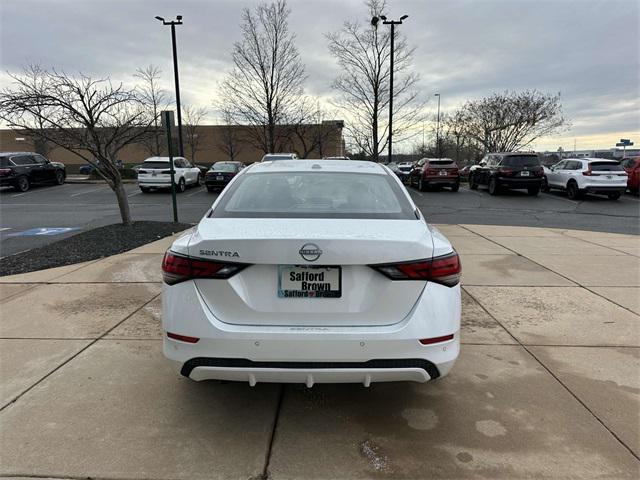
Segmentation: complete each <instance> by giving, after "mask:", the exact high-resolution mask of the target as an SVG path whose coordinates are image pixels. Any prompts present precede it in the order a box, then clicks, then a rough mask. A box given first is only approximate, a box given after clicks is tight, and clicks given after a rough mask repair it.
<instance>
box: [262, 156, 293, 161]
mask: <svg viewBox="0 0 640 480" xmlns="http://www.w3.org/2000/svg"><path fill="white" fill-rule="evenodd" d="M274 160H293V157H291V155H269V156H268V157H264V158H263V159H262V161H263V162H273V161H274Z"/></svg>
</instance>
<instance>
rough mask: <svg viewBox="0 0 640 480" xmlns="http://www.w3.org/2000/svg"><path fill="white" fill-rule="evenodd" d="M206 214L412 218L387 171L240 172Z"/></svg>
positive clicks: (400, 193) (404, 200) (220, 215)
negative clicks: (381, 172) (365, 172)
mask: <svg viewBox="0 0 640 480" xmlns="http://www.w3.org/2000/svg"><path fill="white" fill-rule="evenodd" d="M210 216H211V217H214V218H215V217H222V218H381V219H384V218H388V219H412V220H415V219H416V217H415V214H414V212H413V208H412V207H411V204H410V203H409V201H408V200H407V198H406V196H405V195H404V193H403V192H402V190H401V189H400V187H399V186H398V184H397V182H395V181H394V180H393V179H392V177H391V176H390V175H378V174H363V173H344V172H269V173H250V174H247V175H242V176H241V177H240V178H239V180H238V181H237V182H235V183H234V184H233V185H232V187H231V190H229V191H228V192H226V193H225V194H224V195H223V196H222V198H221V199H220V203H219V204H218V205H217V206H216V208H215V210H214V211H213V212H212V214H211V215H210Z"/></svg>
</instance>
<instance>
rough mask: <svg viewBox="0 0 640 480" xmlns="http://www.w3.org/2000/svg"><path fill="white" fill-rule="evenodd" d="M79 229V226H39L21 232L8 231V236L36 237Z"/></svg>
mask: <svg viewBox="0 0 640 480" xmlns="http://www.w3.org/2000/svg"><path fill="white" fill-rule="evenodd" d="M74 230H80V227H40V228H31V229H29V230H24V231H22V232H16V233H10V234H9V235H7V236H8V237H36V236H40V235H61V234H63V233H67V232H73V231H74Z"/></svg>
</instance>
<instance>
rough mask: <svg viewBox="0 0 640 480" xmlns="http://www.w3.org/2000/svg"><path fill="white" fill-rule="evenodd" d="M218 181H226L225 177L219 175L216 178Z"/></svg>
mask: <svg viewBox="0 0 640 480" xmlns="http://www.w3.org/2000/svg"><path fill="white" fill-rule="evenodd" d="M216 180H224V177H223V176H222V175H218V176H217V177H216Z"/></svg>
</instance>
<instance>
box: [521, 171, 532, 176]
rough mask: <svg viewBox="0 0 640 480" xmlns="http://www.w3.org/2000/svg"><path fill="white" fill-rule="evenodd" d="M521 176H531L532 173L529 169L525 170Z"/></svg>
mask: <svg viewBox="0 0 640 480" xmlns="http://www.w3.org/2000/svg"><path fill="white" fill-rule="evenodd" d="M520 176H521V177H530V176H531V173H529V171H528V170H524V171H522V172H520Z"/></svg>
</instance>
